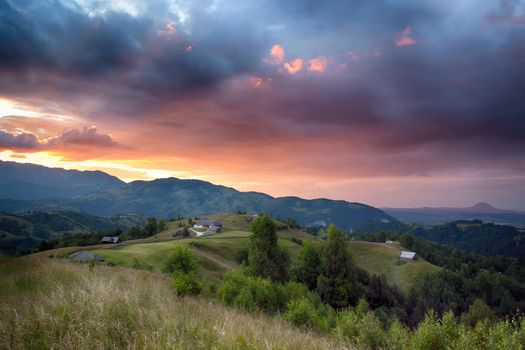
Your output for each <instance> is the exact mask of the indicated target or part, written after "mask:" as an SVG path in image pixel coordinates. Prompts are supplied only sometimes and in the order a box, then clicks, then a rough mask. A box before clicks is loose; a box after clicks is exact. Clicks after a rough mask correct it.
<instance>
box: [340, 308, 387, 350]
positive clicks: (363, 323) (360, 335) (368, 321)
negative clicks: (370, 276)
mask: <svg viewBox="0 0 525 350" xmlns="http://www.w3.org/2000/svg"><path fill="white" fill-rule="evenodd" d="M334 333H335V334H336V335H337V336H338V337H339V338H340V339H343V340H346V341H348V342H350V343H351V344H353V345H355V346H357V347H358V348H365V349H378V348H383V347H384V346H385V340H386V339H385V332H384V330H383V327H382V326H381V322H380V321H379V319H378V318H377V317H376V316H375V315H374V313H373V312H372V311H369V310H368V305H367V304H366V301H364V300H363V299H361V300H360V301H359V304H358V305H357V306H356V307H355V308H353V309H346V310H343V311H341V312H339V314H338V315H337V319H336V325H335V329H334Z"/></svg>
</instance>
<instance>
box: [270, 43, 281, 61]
mask: <svg viewBox="0 0 525 350" xmlns="http://www.w3.org/2000/svg"><path fill="white" fill-rule="evenodd" d="M270 56H271V59H270V60H269V62H270V63H271V64H281V63H283V61H284V49H283V47H282V46H281V45H279V44H275V45H273V46H272V48H271V49H270Z"/></svg>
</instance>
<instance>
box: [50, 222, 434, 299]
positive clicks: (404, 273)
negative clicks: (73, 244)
mask: <svg viewBox="0 0 525 350" xmlns="http://www.w3.org/2000/svg"><path fill="white" fill-rule="evenodd" d="M208 218H216V219H221V220H223V224H224V225H225V230H224V232H222V233H219V234H216V235H212V236H208V237H199V238H186V239H177V240H173V239H171V240H167V239H168V238H172V237H171V234H166V233H168V232H172V231H173V229H176V224H174V223H170V224H169V226H168V229H167V230H166V231H165V232H161V233H158V234H157V235H156V236H154V237H150V238H148V239H145V240H137V241H133V242H124V243H123V244H120V245H117V246H114V247H111V246H99V247H96V248H95V249H91V250H90V251H91V252H93V253H96V254H98V255H100V256H102V257H104V258H105V259H106V262H108V261H109V262H111V263H114V264H116V265H120V266H126V267H131V268H139V269H149V270H152V271H157V272H161V271H162V268H163V266H164V263H165V262H166V260H167V259H168V257H169V255H170V253H171V252H172V251H173V250H174V248H175V247H176V246H177V245H179V244H187V245H188V246H189V247H190V248H191V249H192V250H193V252H194V253H195V255H196V256H197V257H198V258H199V260H200V268H199V274H200V275H201V276H202V277H203V278H204V279H205V280H208V281H218V280H220V278H221V276H222V275H223V273H224V272H226V271H229V270H235V269H239V268H240V267H241V264H240V263H239V261H238V260H239V254H240V252H241V251H243V250H246V249H247V248H248V237H249V235H250V232H248V230H247V229H246V223H247V220H246V217H245V215H239V214H215V215H211V216H209V217H208ZM278 225H279V223H278ZM170 226H173V227H170ZM278 236H279V245H280V246H282V247H284V248H286V249H287V250H288V252H289V253H290V256H291V258H292V261H293V260H294V259H296V258H297V256H298V254H299V251H300V249H301V245H300V244H298V243H297V242H299V241H297V239H299V240H304V239H314V242H315V241H317V242H321V240H318V239H315V238H314V237H312V236H310V235H309V234H308V233H306V232H304V231H301V230H290V229H288V228H282V229H280V230H279V231H278ZM292 237H293V238H295V241H294V240H292ZM348 249H349V251H350V253H351V255H352V257H353V261H354V262H355V264H356V265H357V266H358V267H359V268H361V269H363V270H365V271H367V272H368V273H369V274H371V275H385V277H386V279H387V281H388V282H389V283H390V284H394V285H396V286H398V287H399V288H400V289H401V290H402V291H404V292H408V289H409V288H410V286H412V285H413V284H414V283H415V282H416V281H417V280H418V279H419V278H421V276H423V275H425V274H427V273H430V272H435V271H439V268H438V267H436V266H434V265H432V264H430V263H428V262H426V261H425V260H423V259H419V260H418V261H411V262H407V263H400V262H399V253H400V252H401V246H400V245H399V243H395V244H385V243H375V242H364V241H350V242H349V244H348ZM68 252H70V251H68ZM43 253H44V254H45V253H46V252H43Z"/></svg>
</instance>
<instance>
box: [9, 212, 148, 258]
mask: <svg viewBox="0 0 525 350" xmlns="http://www.w3.org/2000/svg"><path fill="white" fill-rule="evenodd" d="M143 222H144V218H143V217H141V216H137V215H119V216H114V217H111V218H101V217H97V216H93V215H89V214H85V213H80V212H75V211H59V212H39V211H33V212H26V213H20V214H8V213H0V252H1V253H5V254H16V253H19V252H21V251H25V250H31V249H33V248H35V247H37V246H38V244H39V243H40V241H42V240H51V239H57V238H60V237H63V236H67V235H73V234H76V233H90V232H96V231H106V230H112V229H116V228H123V229H126V228H128V227H131V226H134V225H141V224H142V223H143Z"/></svg>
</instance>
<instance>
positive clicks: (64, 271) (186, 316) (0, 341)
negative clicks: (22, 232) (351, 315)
mask: <svg viewBox="0 0 525 350" xmlns="http://www.w3.org/2000/svg"><path fill="white" fill-rule="evenodd" d="M0 286H2V288H0V349H50V348H55V349H116V348H119V349H120V348H123V349H124V348H126V349H210V348H213V349H334V348H336V346H337V344H335V343H333V341H332V340H330V339H329V338H327V337H325V336H322V335H319V334H312V333H306V332H302V331H300V330H297V329H295V328H293V327H290V326H288V325H286V324H284V323H283V322H281V321H280V320H279V319H278V318H272V317H269V316H265V315H249V314H245V313H242V312H239V311H236V310H232V309H230V308H227V307H224V306H222V305H220V304H215V303H212V302H209V301H207V300H203V299H199V298H177V297H176V296H175V295H174V293H172V292H171V290H170V288H169V281H168V279H167V278H166V277H164V276H163V275H159V274H153V273H148V272H145V271H138V270H133V269H126V268H122V267H106V266H102V265H97V266H95V267H94V268H93V269H90V268H89V267H88V265H86V264H84V265H82V264H76V263H72V262H69V261H67V260H63V259H42V258H36V257H31V258H16V259H10V260H0Z"/></svg>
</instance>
